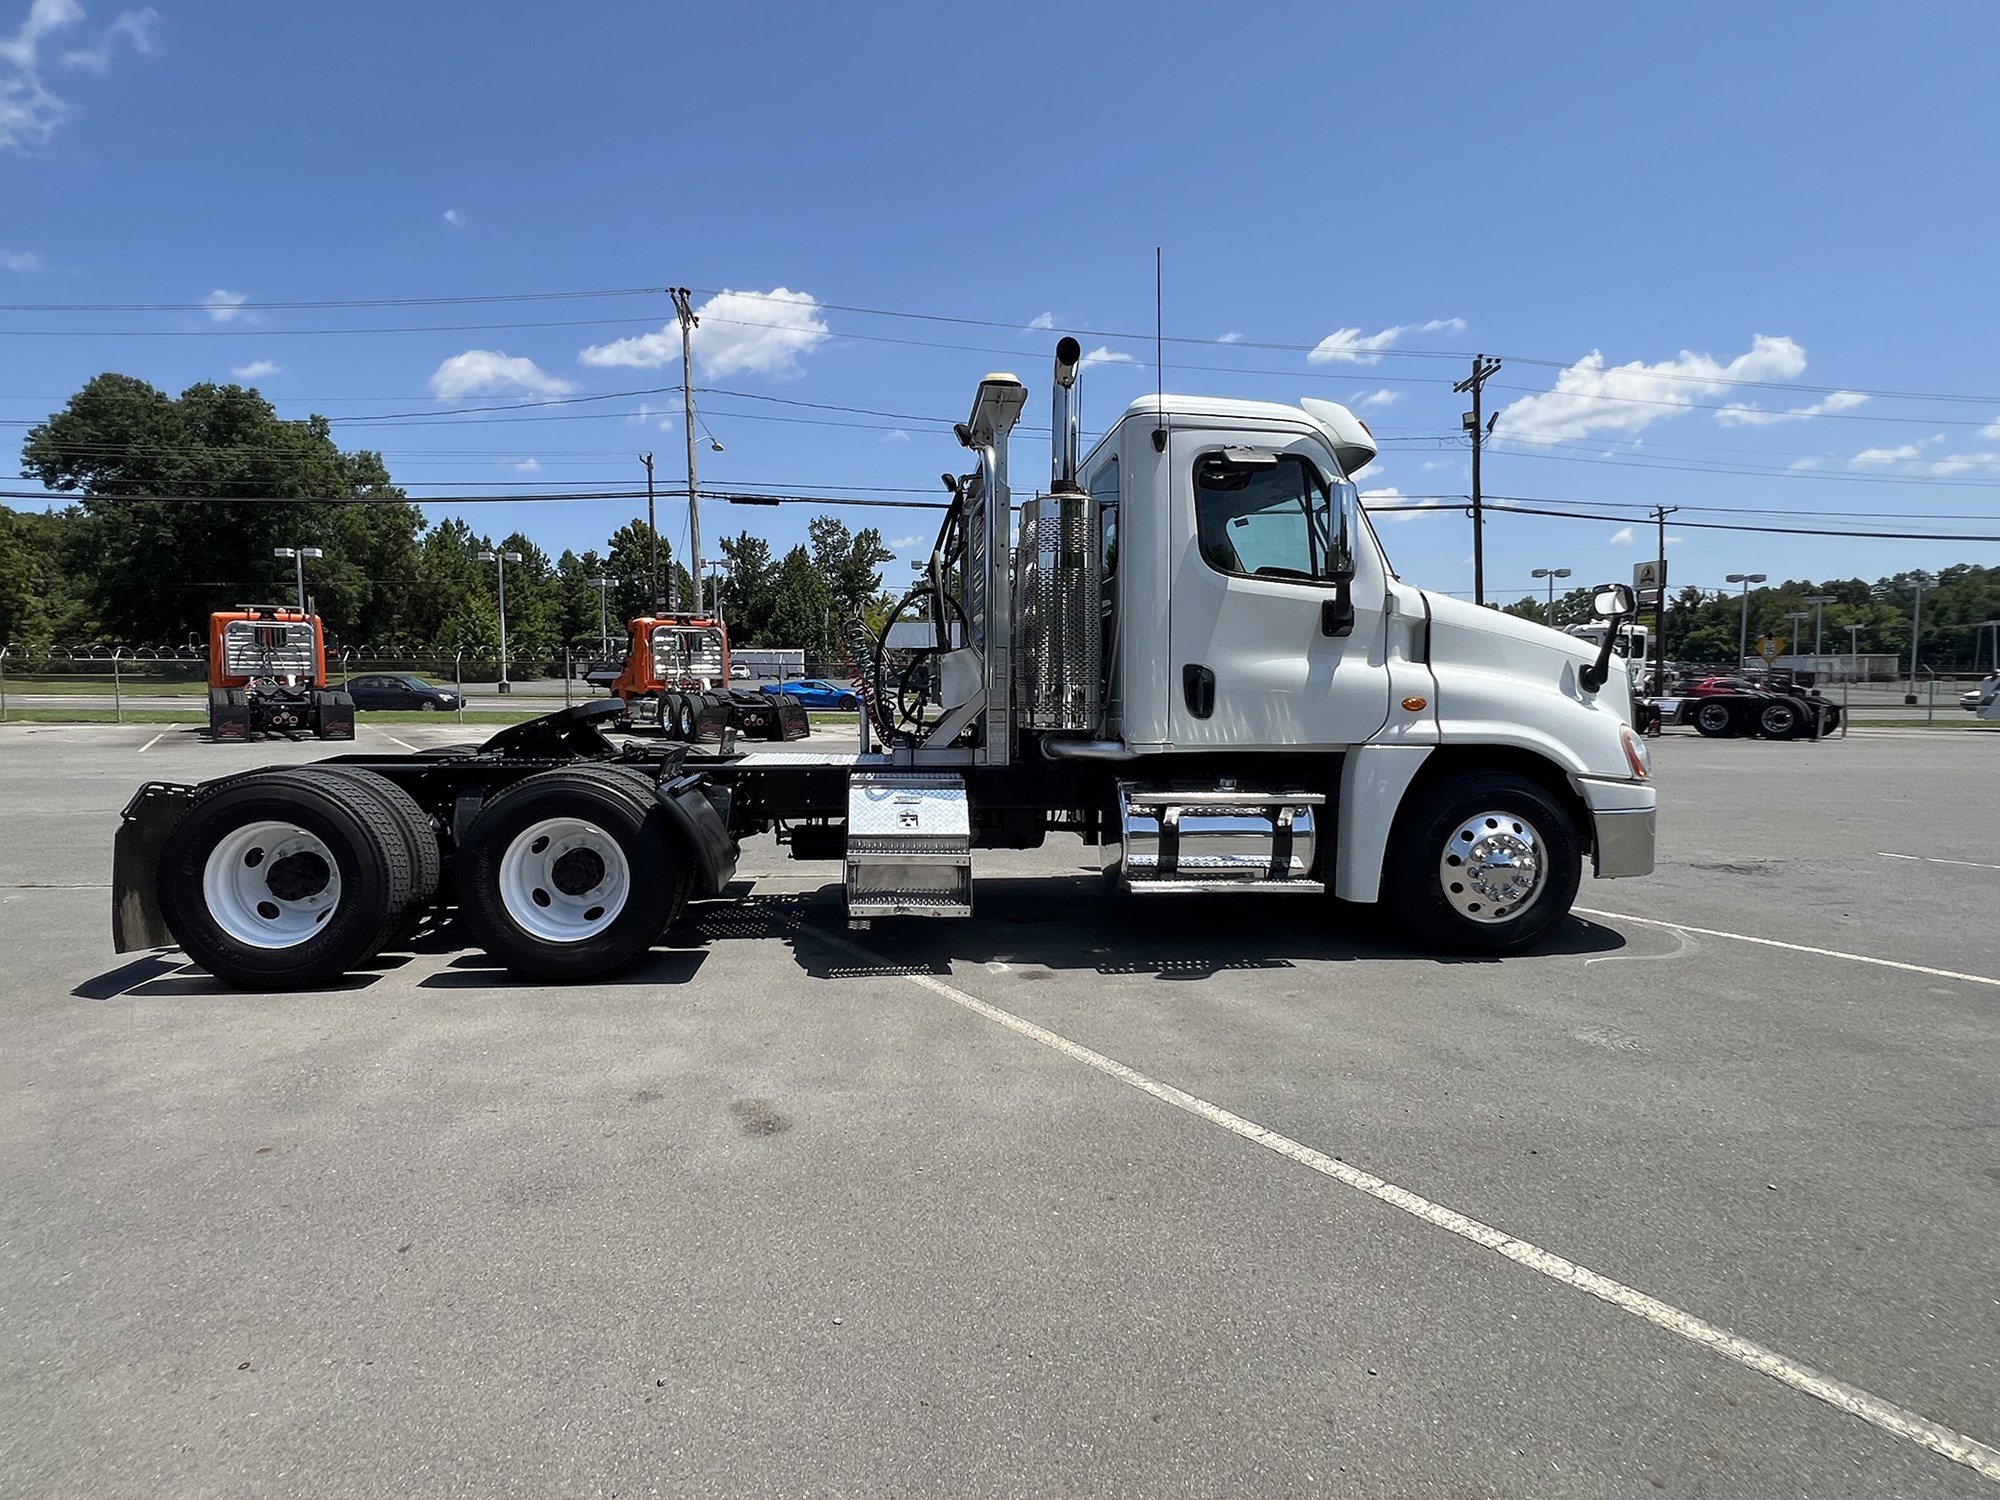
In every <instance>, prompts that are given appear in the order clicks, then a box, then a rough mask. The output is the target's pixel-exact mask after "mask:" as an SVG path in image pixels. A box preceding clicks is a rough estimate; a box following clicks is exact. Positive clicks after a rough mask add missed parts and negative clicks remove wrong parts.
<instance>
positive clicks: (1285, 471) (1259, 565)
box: [1194, 450, 1354, 583]
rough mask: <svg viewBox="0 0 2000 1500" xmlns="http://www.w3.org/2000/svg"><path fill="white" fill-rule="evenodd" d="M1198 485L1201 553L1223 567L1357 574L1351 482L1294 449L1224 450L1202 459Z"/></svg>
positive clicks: (1307, 575)
mask: <svg viewBox="0 0 2000 1500" xmlns="http://www.w3.org/2000/svg"><path fill="white" fill-rule="evenodd" d="M1194 490H1195V528H1196V532H1197V535H1198V536H1199V538H1200V542H1201V555H1202V557H1203V558H1204V559H1205V560H1206V561H1207V562H1208V565H1209V566H1210V567H1212V568H1214V569H1215V570H1216V571H1217V572H1220V573H1234V574H1241V575H1245V576H1249V577H1257V578H1294V579H1302V580H1305V581H1308V582H1313V583H1333V582H1335V581H1337V580H1338V579H1340V578H1342V577H1346V576H1350V575H1351V574H1352V571H1353V567H1354V561H1353V539H1352V537H1351V536H1350V535H1349V533H1348V530H1347V517H1348V516H1350V515H1352V514H1353V505H1352V502H1353V499H1354V486H1353V485H1351V484H1349V483H1348V482H1347V481H1346V480H1336V481H1334V482H1333V483H1331V484H1329V483H1328V482H1327V481H1326V480H1325V479H1323V478H1321V477H1320V475H1319V473H1318V471H1317V470H1315V469H1314V468H1313V467H1312V465H1310V464H1308V463H1307V462H1306V461H1305V460H1304V459H1303V458H1300V457H1298V456H1296V455H1293V454H1285V455H1282V456H1278V455H1271V454H1264V453H1241V454H1239V453H1236V452H1231V451H1229V450H1224V451H1222V452H1219V453H1206V454H1203V455H1202V456H1201V458H1199V459H1198V460H1196V462H1195V473H1194ZM1336 491H1338V495H1336ZM1336 498H1339V499H1340V500H1341V502H1342V503H1341V504H1339V505H1337V506H1336V504H1335V500H1336Z"/></svg>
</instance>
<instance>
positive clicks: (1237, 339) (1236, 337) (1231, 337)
mask: <svg viewBox="0 0 2000 1500" xmlns="http://www.w3.org/2000/svg"><path fill="white" fill-rule="evenodd" d="M1242 342H1243V335H1242V334H1240V333H1238V332H1236V330H1235V329H1233V328H1232V329H1231V330H1230V331H1229V332H1228V333H1225V334H1224V335H1223V336H1222V337H1221V338H1219V339H1217V340H1216V343H1218V344H1240V343H1242Z"/></svg>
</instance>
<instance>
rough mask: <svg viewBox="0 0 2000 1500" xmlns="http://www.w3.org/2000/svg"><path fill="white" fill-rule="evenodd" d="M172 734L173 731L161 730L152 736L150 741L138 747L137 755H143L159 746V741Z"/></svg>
mask: <svg viewBox="0 0 2000 1500" xmlns="http://www.w3.org/2000/svg"><path fill="white" fill-rule="evenodd" d="M172 733H173V731H172V730H171V729H162V730H161V731H160V732H159V733H158V734H156V735H154V736H153V737H152V738H151V739H150V740H147V741H146V743H145V744H143V745H141V746H140V747H139V754H141V755H144V754H145V753H146V752H147V751H148V750H150V749H152V748H153V746H155V745H157V744H159V743H160V741H161V740H163V739H165V738H166V737H167V736H168V735H170V734H172Z"/></svg>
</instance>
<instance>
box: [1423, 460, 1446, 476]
mask: <svg viewBox="0 0 2000 1500" xmlns="http://www.w3.org/2000/svg"><path fill="white" fill-rule="evenodd" d="M1450 467H1451V460H1450V459H1445V458H1427V459H1425V460H1424V472H1425V473H1426V474H1428V473H1430V472H1431V470H1433V469H1449V468H1450Z"/></svg>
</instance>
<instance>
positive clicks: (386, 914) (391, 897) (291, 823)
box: [157, 768, 437, 990]
mask: <svg viewBox="0 0 2000 1500" xmlns="http://www.w3.org/2000/svg"><path fill="white" fill-rule="evenodd" d="M362 774H365V773H349V774H344V775H331V774H326V773H323V772H315V771H314V770H312V769H311V768H306V769H301V770H294V771H263V772H253V773H251V774H249V775H246V776H241V777H233V778H230V779H229V780H227V781H224V782H220V783H217V784H216V785H214V786H213V787H211V788H209V789H206V790H204V792H203V793H202V794H200V795H198V796H197V797H196V798H195V800H194V802H193V804H192V805H191V806H190V807H189V808H188V810H187V813H186V814H185V815H184V816H183V817H182V818H181V821H180V822H179V823H178V824H177V825H176V826H175V828H174V830H173V832H172V833H171V834H169V835H168V837H167V841H166V845H165V847H164V848H163V849H162V851H161V856H160V864H159V874H158V882H159V883H158V888H157V894H158V897H159V902H160V909H161V913H162V915H163V916H164V917H165V918H166V922H167V927H168V930H169V931H170V932H172V934H173V935H174V938H175V939H176V940H177V941H178V942H179V943H180V945H181V947H182V949H183V950H184V951H185V952H186V953H187V955H188V957H189V958H191V959H193V960H194V961H195V962H196V963H198V964H200V965H201V966H202V967H203V968H204V969H206V970H208V972H209V973H211V974H213V975H215V977H216V978H218V979H221V980H223V981H225V982H226V983H229V984H234V985H238V986H241V987H243V988H245V989H259V990H293V989H308V988H312V987H315V986H318V985H324V984H327V983H330V982H331V981H333V980H336V979H338V978H339V977H340V976H341V975H342V974H344V973H346V972H347V971H348V970H349V969H353V968H357V967H359V966H360V965H362V964H365V963H366V962H368V960H369V959H371V958H373V957H374V956H375V954H376V953H377V952H379V951H380V950H381V948H382V946H383V945H384V944H385V943H386V942H388V941H389V939H390V938H391V937H392V936H393V935H394V933H395V932H396V930H397V928H398V927H399V926H400V925H401V924H402V922H403V921H404V919H405V916H406V915H407V914H408V913H409V912H410V911H411V910H412V909H413V908H415V907H417V906H419V905H420V904H422V903H427V902H428V901H429V899H430V896H431V894H432V892H434V891H435V889H436V883H437V848H436V843H435V839H433V841H432V844H431V858H430V861H429V863H428V864H425V863H424V862H422V861H421V860H420V859H419V858H418V857H417V849H416V846H415V844H414V842H413V829H412V826H411V825H410V824H409V823H408V822H407V821H406V820H405V818H404V817H403V816H401V815H400V814H399V813H398V812H396V811H393V810H392V808H391V805H390V803H389V802H388V801H387V800H385V799H384V798H383V797H382V796H381V795H379V790H378V789H377V788H374V787H371V786H369V785H368V784H366V783H364V782H363V781H362V780H361V779H360V777H361V775H362ZM370 779H371V780H375V781H379V780H380V779H381V778H379V777H375V778H370ZM383 785H384V786H387V785H388V784H387V783H386V782H385V783H383ZM388 789H389V791H391V792H396V788H394V787H389V788H388ZM397 795H398V796H401V795H402V794H401V793H400V792H397ZM404 800H406V801H407V800H408V799H407V798H405V799H404ZM412 806H414V804H412ZM426 882H428V889H427V888H426Z"/></svg>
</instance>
